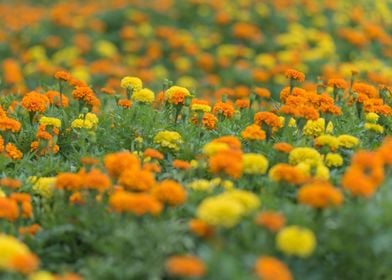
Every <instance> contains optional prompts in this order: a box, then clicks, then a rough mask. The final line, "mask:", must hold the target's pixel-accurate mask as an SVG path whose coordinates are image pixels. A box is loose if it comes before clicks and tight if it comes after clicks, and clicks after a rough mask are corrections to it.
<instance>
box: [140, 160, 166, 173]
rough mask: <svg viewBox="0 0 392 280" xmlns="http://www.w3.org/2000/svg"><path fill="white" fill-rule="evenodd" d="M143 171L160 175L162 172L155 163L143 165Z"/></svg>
mask: <svg viewBox="0 0 392 280" xmlns="http://www.w3.org/2000/svg"><path fill="white" fill-rule="evenodd" d="M143 169H144V170H146V171H150V172H154V173H160V172H161V171H162V170H161V166H160V165H159V164H158V163H156V162H148V163H145V164H143Z"/></svg>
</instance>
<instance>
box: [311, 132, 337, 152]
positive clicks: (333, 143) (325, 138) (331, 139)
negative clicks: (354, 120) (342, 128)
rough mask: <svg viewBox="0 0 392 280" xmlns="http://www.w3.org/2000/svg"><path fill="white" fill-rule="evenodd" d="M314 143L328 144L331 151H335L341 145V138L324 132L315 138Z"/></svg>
mask: <svg viewBox="0 0 392 280" xmlns="http://www.w3.org/2000/svg"><path fill="white" fill-rule="evenodd" d="M314 145H315V146H316V147H325V146H328V147H329V148H330V149H331V151H335V150H336V149H337V148H338V147H339V139H338V138H337V137H335V136H332V135H328V134H324V135H320V136H318V137H317V138H316V139H314Z"/></svg>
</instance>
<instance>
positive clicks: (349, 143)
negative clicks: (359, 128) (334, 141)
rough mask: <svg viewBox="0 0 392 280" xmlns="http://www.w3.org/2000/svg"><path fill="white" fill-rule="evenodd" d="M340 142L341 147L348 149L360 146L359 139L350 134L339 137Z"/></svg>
mask: <svg viewBox="0 0 392 280" xmlns="http://www.w3.org/2000/svg"><path fill="white" fill-rule="evenodd" d="M338 140H339V146H340V147H343V148H346V149H351V148H354V147H356V146H358V144H359V139H358V138H356V137H354V136H351V135H348V134H343V135H340V136H338Z"/></svg>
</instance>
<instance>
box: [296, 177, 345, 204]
mask: <svg viewBox="0 0 392 280" xmlns="http://www.w3.org/2000/svg"><path fill="white" fill-rule="evenodd" d="M297 197H298V201H299V202H300V203H302V204H306V205H309V206H311V207H314V208H326V207H329V206H340V205H341V204H342V203H343V195H342V193H341V192H340V191H339V190H338V189H336V188H335V187H333V186H332V185H331V184H329V183H328V182H314V183H309V184H306V185H304V186H302V187H301V188H300V189H299V191H298V196H297Z"/></svg>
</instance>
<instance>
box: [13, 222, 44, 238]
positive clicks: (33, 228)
mask: <svg viewBox="0 0 392 280" xmlns="http://www.w3.org/2000/svg"><path fill="white" fill-rule="evenodd" d="M40 230H41V226H40V225H39V224H32V225H30V226H25V227H20V228H19V229H18V232H19V234H21V235H27V234H30V235H36V234H37V232H38V231H40Z"/></svg>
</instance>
